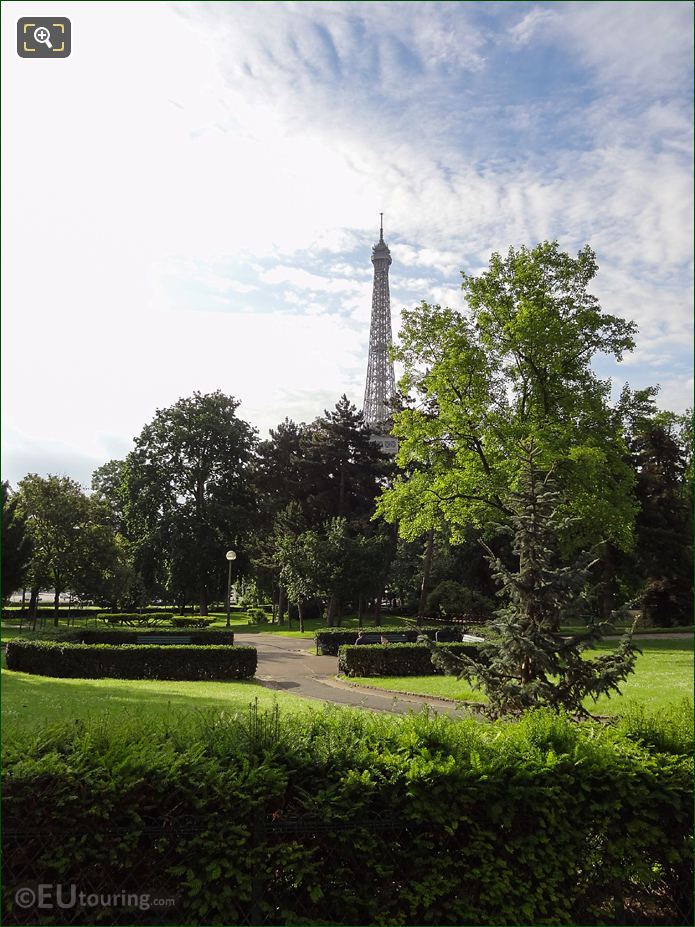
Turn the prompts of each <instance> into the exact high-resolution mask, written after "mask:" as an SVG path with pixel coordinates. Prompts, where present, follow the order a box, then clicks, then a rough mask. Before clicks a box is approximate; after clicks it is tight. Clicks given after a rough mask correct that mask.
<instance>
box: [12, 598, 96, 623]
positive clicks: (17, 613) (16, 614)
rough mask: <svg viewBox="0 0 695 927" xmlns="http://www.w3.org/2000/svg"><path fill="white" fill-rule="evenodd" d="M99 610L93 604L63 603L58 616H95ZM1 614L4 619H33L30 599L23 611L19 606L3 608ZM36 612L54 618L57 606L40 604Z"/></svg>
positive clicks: (40, 615) (42, 616)
mask: <svg viewBox="0 0 695 927" xmlns="http://www.w3.org/2000/svg"><path fill="white" fill-rule="evenodd" d="M98 611H99V609H98V608H97V607H96V606H92V608H77V607H71V608H68V606H67V605H61V606H60V607H59V609H58V618H94V617H95V615H96V614H97V612H98ZM0 614H1V616H2V620H3V621H17V619H19V618H21V617H22V615H23V616H24V621H27V620H31V619H30V618H29V600H28V599H27V604H26V606H25V608H24V612H23V613H22V609H21V607H20V606H17V608H3V609H2V612H1V613H0ZM36 614H37V615H38V617H39V618H53V617H54V615H55V608H54V607H53V606H52V605H39V607H38V608H37V609H36Z"/></svg>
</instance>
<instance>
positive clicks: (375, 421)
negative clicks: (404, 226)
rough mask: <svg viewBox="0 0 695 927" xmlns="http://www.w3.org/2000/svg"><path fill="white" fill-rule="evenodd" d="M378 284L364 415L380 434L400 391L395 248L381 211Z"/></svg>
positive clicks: (376, 269) (376, 247)
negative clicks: (395, 351) (394, 346)
mask: <svg viewBox="0 0 695 927" xmlns="http://www.w3.org/2000/svg"><path fill="white" fill-rule="evenodd" d="M372 264H373V265H374V287H373V289H372V321H371V325H370V328H369V361H368V363H367V384H366V386H365V390H364V408H363V411H364V419H365V421H366V423H367V424H368V425H369V427H370V428H371V430H372V432H373V433H375V434H377V435H379V434H381V435H384V434H387V433H388V432H389V431H390V422H389V420H390V418H391V409H390V406H389V403H390V401H391V399H392V398H393V396H394V394H395V392H396V379H395V375H394V372H393V361H392V360H391V358H390V356H389V352H390V349H391V296H390V293H389V267H390V266H391V252H390V251H389V249H388V245H387V244H386V242H385V241H384V214H383V212H382V213H381V226H380V232H379V241H378V242H377V243H376V244H375V245H374V247H373V248H372Z"/></svg>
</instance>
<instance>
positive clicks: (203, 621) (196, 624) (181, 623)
mask: <svg viewBox="0 0 695 927" xmlns="http://www.w3.org/2000/svg"><path fill="white" fill-rule="evenodd" d="M213 620H214V619H213V618H203V617H202V616H201V615H175V616H174V617H173V618H172V619H171V626H172V627H174V628H207V627H208V626H209V625H211V624H212V622H213Z"/></svg>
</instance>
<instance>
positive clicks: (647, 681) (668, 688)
mask: <svg viewBox="0 0 695 927" xmlns="http://www.w3.org/2000/svg"><path fill="white" fill-rule="evenodd" d="M637 643H638V644H639V647H640V649H641V650H642V651H643V653H642V654H640V655H639V656H638V657H637V664H636V667H635V672H634V674H633V675H632V676H630V677H629V678H628V680H627V682H625V683H623V684H622V686H621V690H622V694H621V695H620V696H613V697H611V698H608V697H607V696H602V697H601V698H600V699H599V700H598V702H593V700H592V699H588V700H587V701H586V703H585V704H586V707H587V708H588V709H589V711H591V712H592V713H597V714H602V715H617V714H623V713H624V712H625V711H628V710H633V709H638V708H643V707H646V708H648V709H649V710H650V711H654V710H657V711H660V710H662V709H666V708H671V707H672V706H674V705H679V704H680V703H681V702H682V701H683V699H684V698H692V696H693V641H692V640H659V639H656V640H641V641H637ZM614 646H615V643H614V642H613V641H605V642H603V643H602V644H600V645H598V646H597V647H596V652H597V655H598V653H599V652H602V653H605V652H607V651H610V650H612V649H613V648H614ZM588 658H589V659H591V654H590V653H589V654H588ZM350 682H352V683H357V684H361V685H365V686H375V687H376V688H378V689H391V690H393V691H394V692H405V693H410V694H413V695H431V696H434V697H438V698H450V699H455V700H456V701H462V702H466V701H474V702H484V701H486V699H485V696H484V694H483V693H482V692H481V691H479V690H477V689H474V688H473V687H472V686H470V685H469V684H468V683H467V682H464V681H463V680H458V679H456V678H455V677H454V676H388V677H381V678H376V679H375V678H372V677H359V678H353V679H351V680H350Z"/></svg>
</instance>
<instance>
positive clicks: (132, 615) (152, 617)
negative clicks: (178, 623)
mask: <svg viewBox="0 0 695 927" xmlns="http://www.w3.org/2000/svg"><path fill="white" fill-rule="evenodd" d="M97 618H98V619H99V621H105V622H106V624H141V625H144V626H145V627H146V626H147V625H148V624H152V623H153V622H158V621H171V620H172V617H171V614H170V613H169V612H99V614H98V615H97Z"/></svg>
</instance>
